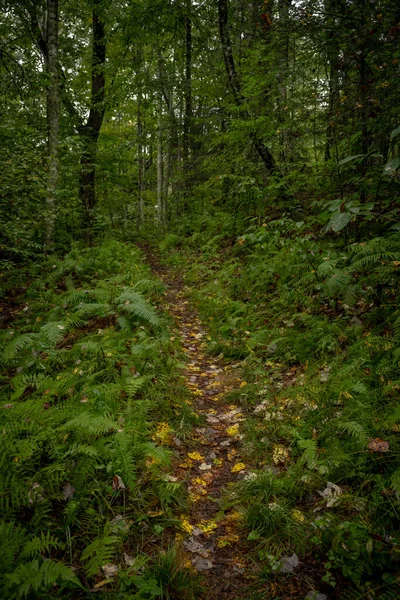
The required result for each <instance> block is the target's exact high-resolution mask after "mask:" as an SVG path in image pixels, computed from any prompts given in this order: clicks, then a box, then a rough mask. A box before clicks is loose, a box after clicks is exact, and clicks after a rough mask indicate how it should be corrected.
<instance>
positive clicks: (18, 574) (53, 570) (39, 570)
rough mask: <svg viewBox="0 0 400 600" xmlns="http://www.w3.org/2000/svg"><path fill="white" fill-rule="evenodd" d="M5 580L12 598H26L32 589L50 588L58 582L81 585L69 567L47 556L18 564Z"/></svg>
mask: <svg viewBox="0 0 400 600" xmlns="http://www.w3.org/2000/svg"><path fill="white" fill-rule="evenodd" d="M5 580H6V582H7V584H8V588H9V589H10V588H11V590H12V591H13V592H14V593H13V595H12V597H13V598H26V597H27V596H28V595H29V594H30V593H31V592H32V591H33V592H40V591H41V590H45V589H50V588H52V587H53V586H54V585H57V584H59V583H60V582H64V583H70V584H73V586H77V587H82V585H81V583H80V581H79V579H78V578H77V577H76V575H75V574H74V573H73V571H71V569H70V568H69V567H67V566H65V565H63V564H62V563H60V562H57V561H55V560H51V559H49V558H46V559H44V560H43V561H40V560H39V559H35V560H32V561H30V562H28V563H24V564H19V565H18V566H17V567H16V569H15V570H14V572H13V573H11V574H7V575H6V576H5Z"/></svg>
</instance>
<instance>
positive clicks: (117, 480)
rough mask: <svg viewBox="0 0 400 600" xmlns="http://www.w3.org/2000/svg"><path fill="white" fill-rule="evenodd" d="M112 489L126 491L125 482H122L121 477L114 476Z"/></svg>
mask: <svg viewBox="0 0 400 600" xmlns="http://www.w3.org/2000/svg"><path fill="white" fill-rule="evenodd" d="M112 488H113V490H114V491H115V490H125V489H126V485H125V484H124V482H123V481H122V479H121V477H120V476H119V475H114V477H113V482H112Z"/></svg>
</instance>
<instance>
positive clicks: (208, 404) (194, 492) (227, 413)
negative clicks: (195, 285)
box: [144, 248, 251, 600]
mask: <svg viewBox="0 0 400 600" xmlns="http://www.w3.org/2000/svg"><path fill="white" fill-rule="evenodd" d="M144 250H145V253H146V255H147V259H148V262H149V263H150V265H151V267H152V270H153V272H154V273H155V274H156V275H157V277H159V278H160V279H161V280H162V281H163V282H164V284H166V286H167V290H166V309H167V311H168V312H169V313H170V314H171V315H172V316H173V317H174V319H175V321H176V324H177V328H178V330H179V335H180V337H181V340H182V346H183V351H184V353H185V355H186V357H187V366H186V367H185V369H184V370H183V376H184V378H185V380H186V386H187V388H188V389H189V391H190V392H191V399H190V400H189V401H188V402H190V404H191V408H192V410H193V412H194V413H195V414H196V415H198V416H199V417H200V419H201V420H204V425H203V426H201V427H197V428H195V430H194V432H193V435H192V437H191V439H189V440H185V441H184V442H181V441H180V440H175V441H177V442H178V444H177V448H176V450H177V454H178V456H179V459H178V461H177V462H176V468H175V475H174V476H173V480H174V481H175V480H176V481H183V482H185V485H186V486H187V490H188V494H189V498H190V500H191V508H190V512H189V514H187V515H181V521H182V526H183V529H184V530H185V531H186V532H187V534H188V536H186V537H184V538H183V544H182V545H183V549H184V554H185V556H184V561H185V563H186V564H187V565H188V566H189V563H190V564H191V565H192V566H193V567H194V568H195V569H196V571H198V572H200V573H202V574H203V576H204V588H205V589H204V595H202V598H203V599H204V600H205V599H206V598H207V599H208V600H214V599H217V598H218V599H219V600H222V599H224V600H233V599H237V598H240V597H243V596H241V593H240V590H241V589H243V588H245V587H246V586H247V585H248V584H249V579H251V574H250V572H249V565H248V564H246V560H245V554H246V549H245V548H244V543H245V542H244V540H243V536H242V535H241V533H240V530H239V529H238V523H239V521H240V514H239V513H238V512H237V511H236V510H235V509H228V510H227V511H224V509H223V507H222V506H221V498H222V497H223V494H224V492H225V491H226V488H227V486H228V485H229V483H231V482H234V481H237V480H238V479H240V478H243V477H246V475H247V474H248V470H247V468H246V465H245V463H244V462H242V459H241V456H240V440H241V438H242V436H241V434H240V423H241V421H243V420H244V416H243V412H242V410H241V409H240V408H239V407H238V406H236V405H235V404H232V403H231V402H229V399H226V396H227V394H228V393H229V392H230V391H232V390H234V389H237V388H239V387H241V386H242V387H243V386H244V385H246V383H245V382H244V381H242V380H241V379H240V378H239V377H238V376H237V372H236V370H235V368H234V367H233V366H232V365H228V366H227V365H226V364H223V363H222V362H221V361H220V360H219V359H218V357H215V358H214V357H210V356H208V355H207V354H206V352H205V347H206V342H205V340H206V338H207V331H206V329H205V327H204V326H203V324H202V322H201V321H200V319H199V316H198V314H197V311H196V309H195V307H194V306H193V305H192V304H191V303H190V301H188V299H187V288H185V286H184V283H183V281H182V278H181V277H180V276H179V275H178V274H177V273H175V272H174V271H173V270H170V269H167V268H165V267H163V266H161V265H160V264H159V263H158V261H157V259H156V257H155V256H154V255H153V254H152V253H151V251H150V250H149V249H148V248H145V249H144ZM179 535H180V534H178V536H179Z"/></svg>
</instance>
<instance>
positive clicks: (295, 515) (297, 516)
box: [291, 508, 306, 523]
mask: <svg viewBox="0 0 400 600" xmlns="http://www.w3.org/2000/svg"><path fill="white" fill-rule="evenodd" d="M291 515H292V517H293V519H295V520H296V521H298V522H299V523H304V521H305V520H306V518H305V516H304V515H303V513H302V512H301V510H297V508H295V509H293V510H292V512H291Z"/></svg>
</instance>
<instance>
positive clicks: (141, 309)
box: [116, 290, 160, 327]
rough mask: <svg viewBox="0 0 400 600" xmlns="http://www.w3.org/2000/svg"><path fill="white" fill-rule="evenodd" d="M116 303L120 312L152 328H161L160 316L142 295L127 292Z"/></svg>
mask: <svg viewBox="0 0 400 600" xmlns="http://www.w3.org/2000/svg"><path fill="white" fill-rule="evenodd" d="M116 303H117V305H118V307H119V310H121V311H123V312H125V313H126V314H128V315H129V316H131V317H134V318H136V319H139V320H141V321H143V322H145V323H147V324H148V325H150V326H151V327H159V325H160V320H159V318H158V316H157V315H156V313H155V311H154V309H153V308H152V307H151V306H150V305H149V304H148V303H147V302H146V300H145V299H144V297H143V296H142V295H141V294H139V293H137V292H133V291H131V290H127V291H125V292H122V294H120V296H119V297H118V298H117V300H116Z"/></svg>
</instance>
